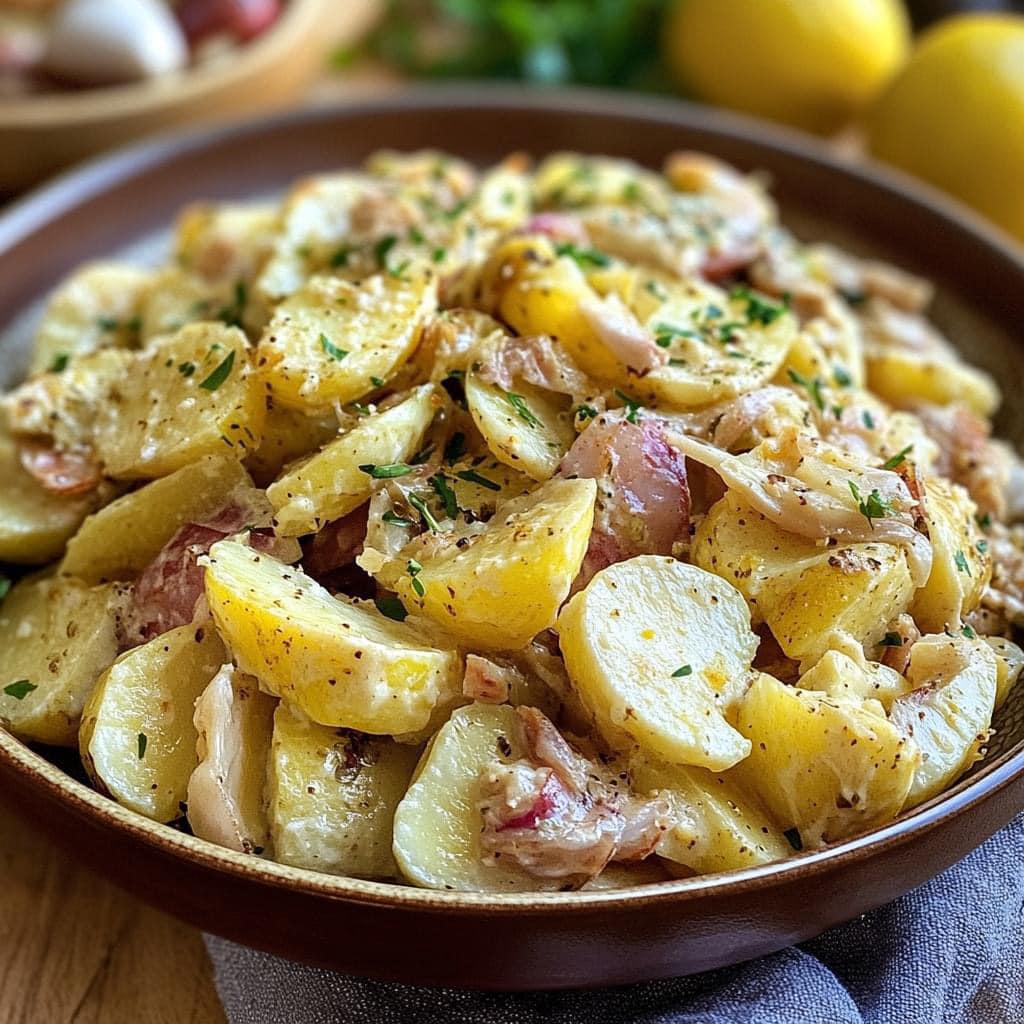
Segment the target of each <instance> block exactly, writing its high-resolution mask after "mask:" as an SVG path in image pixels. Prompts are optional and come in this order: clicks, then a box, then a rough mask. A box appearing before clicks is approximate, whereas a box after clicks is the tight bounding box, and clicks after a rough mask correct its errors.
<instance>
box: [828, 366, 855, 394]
mask: <svg viewBox="0 0 1024 1024" xmlns="http://www.w3.org/2000/svg"><path fill="white" fill-rule="evenodd" d="M832 379H833V380H834V381H835V382H836V383H837V384H838V385H839V386H840V387H841V388H848V387H851V386H852V385H853V378H852V377H851V376H850V374H849V372H848V371H847V369H846V367H845V366H840V365H839V364H838V363H836V365H835V366H833V367H832Z"/></svg>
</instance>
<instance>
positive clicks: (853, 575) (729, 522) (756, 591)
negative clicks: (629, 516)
mask: <svg viewBox="0 0 1024 1024" xmlns="http://www.w3.org/2000/svg"><path fill="white" fill-rule="evenodd" d="M692 557H693V560H694V562H695V563H696V564H697V565H699V566H700V567H701V568H703V569H707V570H708V571H709V572H713V573H715V574H717V575H719V576H721V577H722V578H723V579H727V580H728V581H729V582H730V583H732V584H733V585H734V586H735V587H736V588H737V589H738V590H739V591H740V592H741V593H742V594H743V596H744V597H746V599H747V602H748V604H749V605H750V609H751V613H752V617H753V620H754V622H755V623H757V622H766V623H767V624H768V627H769V628H770V629H771V631H772V633H773V634H774V636H775V639H776V640H778V642H779V645H780V646H781V647H782V650H783V651H784V653H785V654H786V655H787V657H790V658H796V659H805V660H807V661H812V662H813V661H816V660H817V659H818V658H820V657H821V656H822V654H824V653H825V651H826V650H828V649H829V648H830V647H832V646H834V644H835V642H836V639H837V637H840V636H841V635H847V636H852V637H853V638H854V639H855V640H856V641H857V642H858V643H861V644H863V645H865V646H870V645H872V644H875V643H877V642H878V641H879V640H880V639H881V638H882V634H883V633H884V632H885V624H886V623H887V622H891V621H892V620H893V619H894V618H895V617H896V616H897V615H899V614H900V613H901V612H904V611H906V609H907V606H908V605H909V604H910V601H911V598H912V597H913V594H914V584H913V580H912V579H911V575H910V569H909V567H908V565H907V559H906V556H905V555H904V553H903V550H902V549H901V548H898V547H896V546H894V545H892V544H851V545H848V546H846V547H832V548H830V547H828V546H827V545H825V544H818V543H816V542H815V541H813V540H808V539H806V538H804V537H798V536H797V535H796V534H792V533H788V532H786V531H785V530H783V529H781V528H780V527H778V526H776V525H775V524H774V523H771V522H769V521H768V520H767V519H766V518H765V517H764V515H762V514H761V513H760V512H755V511H754V510H753V509H751V508H750V507H749V506H747V505H746V504H744V503H743V502H742V501H741V500H740V499H739V498H738V497H736V496H735V495H734V494H731V493H727V494H726V495H725V497H724V498H722V499H721V500H719V501H718V502H716V503H715V504H714V505H713V506H712V508H711V510H710V512H709V513H708V514H707V516H706V517H705V518H704V520H703V522H701V524H700V525H699V526H698V528H697V532H696V534H695V535H694V542H693V555H692Z"/></svg>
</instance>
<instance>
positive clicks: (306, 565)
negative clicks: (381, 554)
mask: <svg viewBox="0 0 1024 1024" xmlns="http://www.w3.org/2000/svg"><path fill="white" fill-rule="evenodd" d="M368 514H369V504H363V505H360V506H359V508H357V509H355V510H354V511H352V512H349V514H348V515H347V516H342V517H341V519H335V520H334V522H332V523H328V524H327V525H326V526H325V527H324V528H323V529H322V530H320V531H319V532H318V533H317V534H316V536H315V537H314V538H313V539H312V541H310V542H309V544H308V545H307V546H306V549H305V551H304V552H303V555H302V568H303V569H305V571H306V572H307V573H309V575H310V576H312V577H313V579H315V580H320V579H322V578H323V577H325V576H328V575H330V574H331V573H333V572H336V571H337V570H338V569H344V568H346V567H347V566H350V565H352V563H353V562H355V560H356V559H357V558H358V557H359V555H360V554H361V553H362V550H363V542H364V541H365V540H366V524H367V517H368Z"/></svg>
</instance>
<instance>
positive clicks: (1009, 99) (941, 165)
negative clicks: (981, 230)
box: [868, 14, 1024, 238]
mask: <svg viewBox="0 0 1024 1024" xmlns="http://www.w3.org/2000/svg"><path fill="white" fill-rule="evenodd" d="M868 145H869V146H870V149H871V152H872V153H873V154H874V155H875V156H877V157H880V158H881V159H882V160H887V161H889V162H890V163H893V164H896V165H897V166H898V167H901V168H903V169H904V170H907V171H910V172H911V173H912V174H916V175H918V176H920V177H922V178H925V179H927V180H928V181H930V182H932V183H933V184H935V185H938V186H939V187H940V188H943V189H945V190H946V191H947V192H951V193H952V194H953V195H955V196H958V197H959V198H961V199H963V200H965V201H966V202H968V203H970V204H971V205H972V206H974V207H976V208H977V209H978V210H980V211H981V212H982V213H985V214H987V215H988V216H989V217H991V218H992V219H993V220H994V221H996V222H997V223H999V224H1001V225H1002V226H1003V227H1004V228H1006V229H1007V230H1008V231H1011V232H1012V233H1013V234H1015V235H1017V236H1018V237H1019V238H1024V18H1022V17H1019V16H1014V15H1009V14H1007V15H995V14H992V15H962V16H960V17H956V18H951V19H949V20H948V21H944V22H940V23H939V24H938V25H936V26H935V27H934V28H932V29H930V30H929V31H928V32H926V33H925V34H924V35H923V36H922V37H921V41H920V43H919V45H918V47H917V49H916V51H915V52H914V54H913V55H912V56H911V58H910V60H909V61H908V63H907V65H906V67H905V68H904V69H903V71H902V72H901V73H900V74H899V75H898V76H897V77H896V78H895V79H894V80H893V81H892V83H891V85H890V86H889V88H888V89H887V90H886V91H885V92H884V93H883V95H882V96H881V97H880V99H879V101H878V103H877V105H876V106H875V108H874V110H873V111H872V112H871V115H870V118H869V123H868Z"/></svg>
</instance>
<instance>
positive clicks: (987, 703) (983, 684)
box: [890, 633, 998, 807]
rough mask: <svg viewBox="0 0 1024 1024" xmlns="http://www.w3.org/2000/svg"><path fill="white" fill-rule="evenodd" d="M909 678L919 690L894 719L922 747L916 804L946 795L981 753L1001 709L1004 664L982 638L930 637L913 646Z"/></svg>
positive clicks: (910, 802) (910, 800) (902, 702)
mask: <svg viewBox="0 0 1024 1024" xmlns="http://www.w3.org/2000/svg"><path fill="white" fill-rule="evenodd" d="M907 678H908V679H909V680H910V684H911V686H913V687H914V689H913V690H912V691H911V692H910V693H908V694H907V695H906V696H904V697H900V698H899V700H897V701H896V702H895V703H894V704H893V706H892V711H891V713H890V717H891V719H892V721H893V723H894V724H895V725H896V727H897V728H898V729H900V730H902V732H903V733H904V734H906V735H907V736H910V737H912V739H913V742H914V743H915V744H916V745H917V747H918V748H919V749H920V750H921V753H922V755H923V756H922V760H921V763H920V765H919V766H918V768H917V771H916V772H915V774H914V783H913V786H912V787H911V790H910V793H909V795H908V797H907V806H908V807H913V806H915V805H916V804H919V803H922V802H923V801H925V800H928V799H930V798H931V797H933V796H935V795H936V794H938V793H941V792H942V790H944V789H945V788H946V787H947V786H949V785H950V784H951V783H952V782H954V781H955V780H956V779H958V778H959V777H960V776H961V775H962V774H963V773H964V772H965V771H966V770H967V769H968V768H969V767H970V766H971V765H972V764H973V763H974V762H975V761H976V760H977V759H978V757H979V756H980V754H979V751H980V748H981V747H982V746H983V745H984V743H985V741H986V740H987V739H988V735H989V726H990V725H991V722H992V712H993V710H994V707H995V700H996V687H997V679H998V666H997V661H996V655H995V653H994V652H993V650H992V648H991V647H990V646H989V645H988V644H987V643H985V641H984V640H981V639H967V638H966V637H951V636H948V635H947V634H945V633H939V634H937V635H934V636H926V637H923V638H922V639H920V640H918V642H917V643H916V644H914V646H913V647H912V648H911V649H910V664H909V666H908V667H907Z"/></svg>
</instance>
